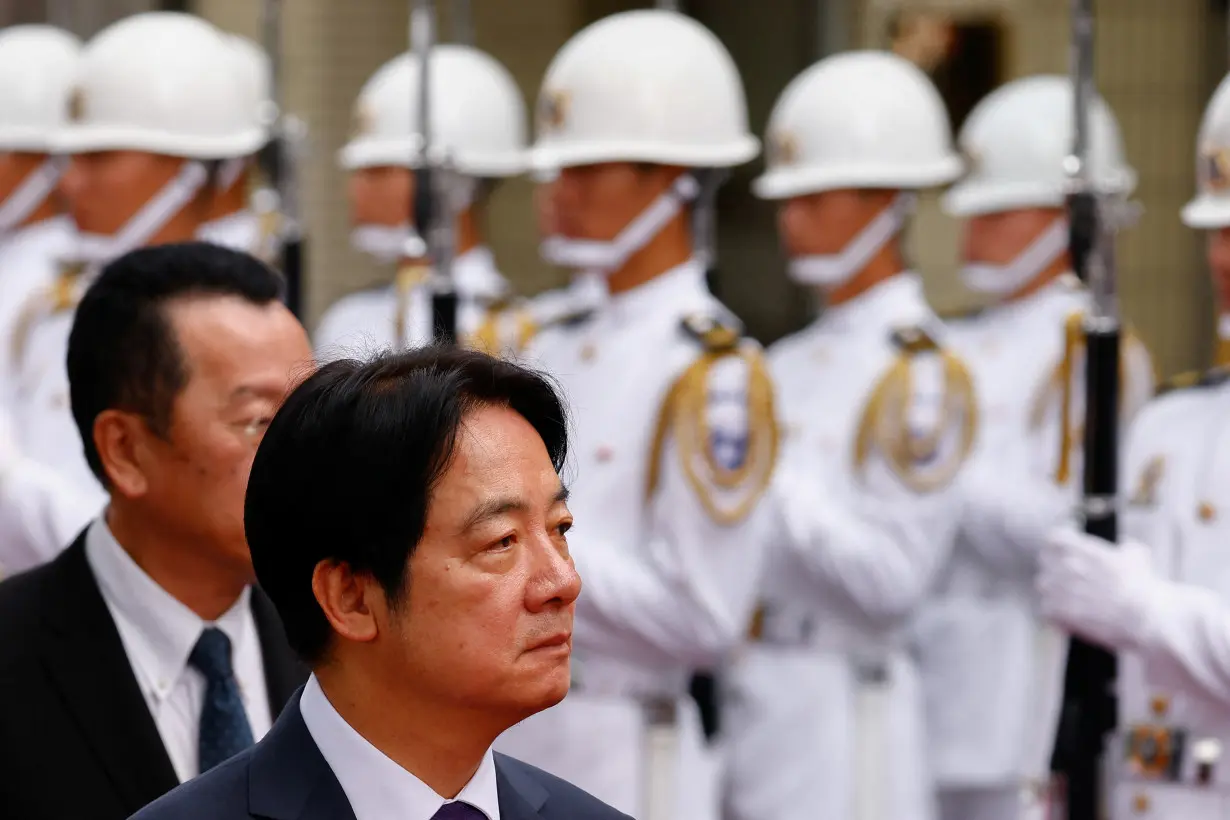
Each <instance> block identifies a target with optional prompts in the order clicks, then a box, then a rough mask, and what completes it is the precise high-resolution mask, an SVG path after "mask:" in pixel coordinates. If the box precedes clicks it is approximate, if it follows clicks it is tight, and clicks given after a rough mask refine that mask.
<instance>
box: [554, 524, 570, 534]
mask: <svg viewBox="0 0 1230 820" xmlns="http://www.w3.org/2000/svg"><path fill="white" fill-rule="evenodd" d="M555 529H556V531H557V532H558V533H559V534H560V535H567V534H568V531H569V530H570V529H572V522H571V521H564V522H561V523H560V525H559V526H558V527H556V528H555Z"/></svg>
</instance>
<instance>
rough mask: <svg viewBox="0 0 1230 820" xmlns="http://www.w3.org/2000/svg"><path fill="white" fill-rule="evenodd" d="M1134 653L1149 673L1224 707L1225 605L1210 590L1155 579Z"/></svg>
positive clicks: (1229, 637) (1228, 614)
mask: <svg viewBox="0 0 1230 820" xmlns="http://www.w3.org/2000/svg"><path fill="white" fill-rule="evenodd" d="M1150 602H1151V605H1150V614H1149V616H1148V625H1147V627H1146V630H1145V633H1144V634H1145V638H1144V640H1143V641H1142V642H1141V645H1140V646H1139V647H1138V649H1137V651H1138V653H1139V654H1140V655H1141V657H1142V658H1143V659H1144V662H1145V664H1146V665H1147V667H1148V668H1149V670H1150V675H1151V676H1154V675H1156V676H1157V677H1158V678H1159V679H1165V680H1166V681H1167V682H1168V683H1171V685H1173V686H1175V688H1181V689H1190V688H1192V686H1194V687H1196V688H1197V689H1199V690H1201V691H1203V692H1205V693H1206V694H1208V695H1209V696H1211V697H1213V698H1215V699H1216V700H1218V701H1219V702H1221V703H1223V704H1225V705H1226V707H1227V708H1230V605H1227V603H1226V602H1225V601H1224V600H1223V599H1222V598H1221V596H1219V595H1218V594H1217V593H1216V592H1214V591H1212V590H1209V589H1203V588H1200V587H1193V586H1189V585H1184V584H1175V583H1172V582H1168V581H1161V580H1158V581H1157V588H1156V590H1155V591H1154V592H1153V594H1152V595H1151V596H1150Z"/></svg>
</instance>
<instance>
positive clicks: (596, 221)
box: [540, 162, 683, 241]
mask: <svg viewBox="0 0 1230 820" xmlns="http://www.w3.org/2000/svg"><path fill="white" fill-rule="evenodd" d="M681 173H683V169H682V168H675V167H669V166H664V165H641V164H634V163H631V162H606V163H601V164H599V165H582V166H578V167H576V168H564V169H563V170H561V171H560V174H559V176H558V177H556V178H555V179H554V180H553V181H551V182H548V183H544V184H543V186H542V188H541V189H540V190H541V192H542V195H543V196H545V197H546V198H547V200H546V201H545V202H543V203H542V205H541V209H540V213H546V214H549V215H550V223H551V227H552V228H553V231H552V232H553V233H556V234H558V235H560V236H566V237H568V238H569V239H594V240H598V241H605V240H610V239H614V238H615V237H616V236H618V235H619V232H620V231H622V230H623V229H624V228H626V227H627V226H628V223H629V222H631V221H632V220H633V219H635V218H636V217H637V216H638V215H639V214H640V213H641V212H642V211H644V210H645V209H646V208H647V207H649V204H650V203H651V202H653V201H654V200H655V199H657V198H658V197H659V196H660V195H661V194H662V193H664V192H665V191H666V190H667V189H669V188H670V186H671V184H672V183H674V181H675V179H676V178H677V177H678V176H679V175H680V174H681Z"/></svg>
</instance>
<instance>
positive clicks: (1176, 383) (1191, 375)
mask: <svg viewBox="0 0 1230 820" xmlns="http://www.w3.org/2000/svg"><path fill="white" fill-rule="evenodd" d="M1203 379H1204V374H1203V373H1201V372H1200V371H1199V370H1188V371H1186V372H1184V373H1179V374H1177V375H1174V376H1171V377H1170V378H1169V379H1167V380H1166V381H1164V382H1162V383H1161V384H1159V385H1158V386H1157V395H1159V396H1164V395H1166V394H1167V393H1173V392H1175V391H1176V390H1186V389H1187V388H1189V387H1197V386H1198V385H1199V384H1200V382H1201V381H1202V380H1203Z"/></svg>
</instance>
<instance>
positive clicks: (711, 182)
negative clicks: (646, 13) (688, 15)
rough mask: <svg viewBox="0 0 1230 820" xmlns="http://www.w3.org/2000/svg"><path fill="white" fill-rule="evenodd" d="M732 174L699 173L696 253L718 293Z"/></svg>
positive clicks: (667, 1) (676, 2) (674, 1)
mask: <svg viewBox="0 0 1230 820" xmlns="http://www.w3.org/2000/svg"><path fill="white" fill-rule="evenodd" d="M654 5H655V7H656V8H658V9H661V10H662V11H674V12H678V13H680V14H683V13H684V10H683V2H682V0H655V3H654ZM729 176H730V172H729V171H725V170H721V171H719V170H716V169H713V170H709V171H705V172H703V173H698V174H697V180H698V181H699V182H700V194H698V195H697V197H696V201H695V202H694V203H692V236H693V237H694V241H695V243H696V255H697V256H698V257H700V260H701V262H702V264H704V266H705V285H706V286H707V287H708V288H709V292H710V293H712V294H713V295H714V296H718V266H717V240H716V234H717V207H716V200H717V191H718V188H720V187H722V183H724V182H725V181H726V179H727V178H728V177H729Z"/></svg>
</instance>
